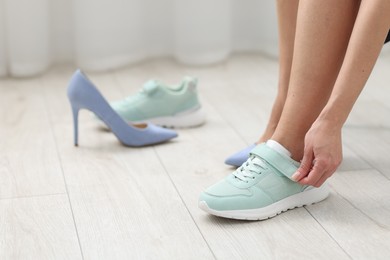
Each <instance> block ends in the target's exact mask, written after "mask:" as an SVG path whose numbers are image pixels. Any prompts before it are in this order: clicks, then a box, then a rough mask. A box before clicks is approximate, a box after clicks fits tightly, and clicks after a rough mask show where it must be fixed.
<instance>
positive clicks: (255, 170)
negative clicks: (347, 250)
mask: <svg viewBox="0 0 390 260" xmlns="http://www.w3.org/2000/svg"><path fill="white" fill-rule="evenodd" d="M298 167H299V163H298V162H296V161H294V160H293V159H291V158H289V157H287V156H284V155H282V154H280V153H278V152H276V151H275V150H273V149H272V148H270V147H268V146H267V145H266V144H260V145H258V146H256V147H255V148H254V149H253V150H252V151H251V152H250V157H249V159H248V160H247V161H246V162H245V163H244V164H243V165H242V166H240V167H239V168H238V169H237V170H236V171H234V172H233V173H232V174H230V175H229V176H227V177H226V178H224V179H223V180H221V181H220V182H218V183H216V184H214V185H213V186H211V187H209V188H208V189H206V190H205V191H204V192H202V194H201V195H200V198H199V207H200V208H201V209H202V210H204V211H206V212H208V213H210V214H212V215H215V216H219V217H224V218H232V219H244V220H262V219H267V218H271V217H274V216H276V215H278V214H280V213H282V212H284V211H287V210H289V209H293V208H296V207H302V206H305V205H310V204H313V203H316V202H319V201H321V200H324V199H325V198H326V197H328V195H329V189H328V187H327V185H326V184H324V185H322V186H321V187H320V188H315V187H312V186H303V185H301V184H299V183H297V182H294V181H293V180H292V179H291V176H292V175H293V174H294V172H295V171H296V170H297V169H298Z"/></svg>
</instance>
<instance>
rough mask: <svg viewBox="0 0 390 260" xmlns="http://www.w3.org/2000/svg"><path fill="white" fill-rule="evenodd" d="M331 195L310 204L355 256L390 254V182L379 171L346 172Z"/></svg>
mask: <svg viewBox="0 0 390 260" xmlns="http://www.w3.org/2000/svg"><path fill="white" fill-rule="evenodd" d="M330 184H331V186H332V187H333V189H334V191H335V192H333V193H332V195H331V196H330V198H328V199H327V200H326V201H324V202H323V203H320V204H318V205H312V206H309V207H307V208H308V210H309V211H310V213H311V214H312V215H313V216H314V217H315V218H316V219H317V221H318V222H319V223H320V224H321V225H322V226H323V227H324V228H325V229H326V230H327V232H328V233H329V235H330V236H332V237H333V238H334V239H335V240H336V241H337V243H338V244H339V245H340V246H341V247H342V248H343V249H344V250H345V251H346V252H347V253H348V255H350V256H351V257H352V258H353V259H386V258H388V257H389V256H390V218H389V214H390V181H389V180H387V179H386V178H384V177H383V176H382V175H381V174H379V173H378V172H376V171H375V170H365V171H351V172H342V173H340V174H337V175H335V176H334V177H333V178H332V179H331V180H330Z"/></svg>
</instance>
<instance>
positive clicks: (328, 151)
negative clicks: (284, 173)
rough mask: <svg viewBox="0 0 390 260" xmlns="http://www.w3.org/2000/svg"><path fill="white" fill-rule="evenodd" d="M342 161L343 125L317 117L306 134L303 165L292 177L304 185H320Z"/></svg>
mask: <svg viewBox="0 0 390 260" xmlns="http://www.w3.org/2000/svg"><path fill="white" fill-rule="evenodd" d="M341 161H342V144H341V126H335V125H334V124H332V122H328V121H324V120H319V119H317V121H315V122H314V123H313V125H312V126H311V128H310V129H309V131H308V132H307V134H306V136H305V147H304V154H303V159H302V162H301V166H300V167H299V169H298V170H297V172H296V173H295V174H294V175H293V176H292V178H293V179H294V180H295V181H297V182H299V183H300V184H302V185H311V186H314V187H320V186H321V185H322V184H323V183H324V182H325V181H326V179H328V178H329V177H330V176H332V174H333V173H334V172H335V171H336V169H337V167H338V166H339V165H340V163H341Z"/></svg>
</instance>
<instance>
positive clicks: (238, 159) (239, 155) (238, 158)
mask: <svg viewBox="0 0 390 260" xmlns="http://www.w3.org/2000/svg"><path fill="white" fill-rule="evenodd" d="M255 147H256V144H251V145H250V146H248V147H246V148H244V149H242V150H240V151H238V152H236V153H234V154H232V155H230V156H229V157H228V158H226V160H225V164H227V165H231V166H235V167H240V166H241V165H242V164H243V163H244V162H245V161H246V160H248V158H249V153H250V152H251V151H252V149H253V148H255Z"/></svg>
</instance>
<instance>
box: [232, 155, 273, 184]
mask: <svg viewBox="0 0 390 260" xmlns="http://www.w3.org/2000/svg"><path fill="white" fill-rule="evenodd" d="M266 169H268V167H267V165H266V164H265V162H264V161H263V160H262V159H260V158H259V157H256V156H251V157H250V158H249V159H248V160H247V161H246V162H245V163H244V164H243V165H241V166H240V167H239V168H238V169H237V170H236V171H235V172H233V175H234V176H235V177H236V178H238V179H239V180H240V181H244V182H246V183H248V182H249V180H251V179H254V178H255V174H261V173H262V171H263V170H266Z"/></svg>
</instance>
